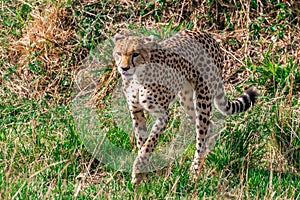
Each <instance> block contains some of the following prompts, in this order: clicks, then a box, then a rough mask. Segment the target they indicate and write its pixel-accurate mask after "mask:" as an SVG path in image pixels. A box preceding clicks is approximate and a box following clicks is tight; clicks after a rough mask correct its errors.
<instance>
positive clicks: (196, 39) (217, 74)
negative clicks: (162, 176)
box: [113, 31, 258, 183]
mask: <svg viewBox="0 0 300 200" xmlns="http://www.w3.org/2000/svg"><path fill="white" fill-rule="evenodd" d="M114 43H115V47H114V50H113V56H114V59H115V61H116V65H117V67H118V71H119V73H120V74H121V76H122V84H123V90H124V93H125V96H126V99H127V104H128V106H129V110H130V113H131V118H132V122H133V130H134V133H135V137H136V140H137V146H138V149H139V151H138V156H137V158H136V159H135V162H134V165H133V172H132V178H133V180H132V181H133V183H139V182H140V181H141V180H142V179H143V173H142V168H143V167H145V166H146V165H147V163H148V162H149V158H150V156H151V153H152V152H153V149H154V147H155V146H156V144H157V142H158V139H159V137H160V135H161V134H162V133H163V131H164V129H165V128H166V126H167V124H168V121H169V119H170V116H169V112H168V108H169V105H170V103H171V102H172V101H173V100H174V98H175V97H176V95H178V96H179V99H180V103H181V105H182V107H183V109H184V111H185V112H186V113H187V115H188V116H189V118H190V119H191V121H192V122H194V123H195V127H196V151H195V156H194V160H193V162H192V166H191V169H192V170H193V171H194V172H196V173H198V172H199V170H200V168H201V164H203V162H202V161H204V158H205V152H206V144H205V142H206V141H205V138H206V135H207V134H208V131H209V128H210V125H211V122H210V113H211V109H212V104H214V105H215V106H216V107H217V108H218V110H220V111H221V112H222V113H223V114H224V115H230V114H235V113H239V112H243V111H245V110H247V109H248V108H250V107H251V106H252V105H253V104H254V103H255V101H256V98H257V96H258V92H257V90H256V89H255V88H254V87H252V88H250V89H248V90H247V91H246V92H245V93H243V94H242V95H241V96H240V97H239V98H237V99H236V100H235V101H228V100H227V98H226V95H225V93H224V85H223V81H222V75H221V71H222V67H223V52H222V51H221V49H220V48H219V45H218V44H217V42H216V41H215V40H214V39H213V38H212V37H210V36H209V35H208V34H207V33H203V32H193V31H181V32H178V33H177V34H175V35H173V36H172V37H170V38H168V39H167V40H164V41H162V42H160V43H157V42H156V41H155V40H154V37H137V36H124V35H119V34H117V35H116V36H115V37H114ZM144 110H146V111H148V112H150V113H154V114H156V116H157V119H156V121H155V122H154V124H153V127H152V129H151V132H150V135H148V134H147V128H146V121H145V116H144Z"/></svg>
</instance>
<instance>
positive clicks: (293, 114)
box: [0, 0, 300, 199]
mask: <svg viewBox="0 0 300 200" xmlns="http://www.w3.org/2000/svg"><path fill="white" fill-rule="evenodd" d="M209 2H210V3H208V2H207V1H198V0H184V1H175V2H173V1H170V0H167V1H165V2H164V3H163V1H153V3H151V2H148V3H147V2H141V1H133V0H122V1H116V0H108V1H99V0H92V1H88V0H79V1H69V2H68V1H65V0H61V1H59V2H55V3H43V2H41V1H26V2H25V1H16V2H11V1H5V3H2V5H0V11H3V12H1V13H0V14H1V17H3V19H0V22H1V23H0V34H1V36H3V38H1V46H0V60H1V61H0V66H1V67H0V102H1V104H2V102H3V103H4V104H5V106H4V107H3V108H2V107H1V106H0V107H1V109H3V116H4V117H3V118H1V117H0V119H1V120H2V121H1V122H3V126H2V127H0V139H1V140H0V150H1V151H0V152H3V155H1V153H0V159H3V163H4V164H3V165H1V164H0V171H1V170H3V173H2V174H5V175H6V176H7V177H5V178H4V179H3V180H5V183H4V182H3V183H1V181H0V187H1V186H2V185H1V184H5V185H4V186H6V187H7V188H8V189H7V188H6V187H3V188H4V189H3V188H1V189H0V191H1V192H0V193H3V194H4V195H6V196H7V198H9V197H12V196H13V195H14V197H18V195H19V194H27V193H30V192H32V195H37V197H39V198H41V197H44V198H45V197H49V198H55V197H57V193H59V192H57V191H60V192H61V193H59V195H61V196H64V195H66V194H65V193H68V194H67V195H68V197H70V198H72V197H73V198H76V197H78V198H80V197H84V196H85V195H87V196H88V195H90V196H94V197H96V198H97V197H101V196H106V197H108V198H113V197H118V195H119V194H122V195H124V196H125V197H128V198H132V197H133V194H134V195H136V197H143V195H149V194H151V195H153V196H156V197H158V198H159V197H160V198H162V197H165V196H169V197H170V198H172V197H179V196H180V195H182V196H180V197H185V195H189V194H192V195H193V196H192V197H194V198H197V197H198V196H201V195H202V197H203V196H204V197H207V196H209V195H211V194H216V195H217V197H216V196H213V197H215V198H229V199H244V198H247V199H249V198H257V199H259V198H261V197H262V196H263V197H264V198H265V199H271V198H272V197H273V196H274V195H275V196H276V198H278V199H280V198H282V199H284V198H291V199H292V198H296V197H299V194H297V193H296V192H299V189H297V186H298V185H296V183H295V182H293V184H291V185H290V184H289V183H286V182H285V181H289V180H292V179H296V178H295V177H298V175H297V174H298V173H299V165H297V159H298V160H299V144H298V143H296V144H295V143H293V141H295V140H293V139H295V138H297V137H298V138H299V131H300V130H299V123H300V118H299V110H300V108H299V106H300V98H299V96H300V92H299V91H300V90H299V89H300V80H299V75H296V74H293V73H292V72H291V73H290V74H289V75H288V76H287V77H286V79H285V80H283V79H282V80H279V81H278V80H275V79H276V76H277V75H278V74H276V73H275V75H272V74H271V75H270V74H268V72H262V71H259V68H260V67H261V66H264V67H266V68H267V67H268V64H270V65H272V64H276V66H277V65H279V66H280V67H281V68H283V69H285V68H290V67H291V65H290V61H292V62H293V64H294V65H295V66H296V67H295V68H297V67H298V68H299V64H300V62H299V61H300V60H299V59H300V47H299V41H300V19H299V16H300V15H299V6H300V4H299V2H298V1H284V2H281V3H279V5H278V6H275V3H272V2H269V1H267V2H265V1H260V0H258V1H236V0H230V1H227V2H221V1H214V0H212V1H209ZM251 2H252V3H253V2H257V6H256V7H255V6H253V5H250V4H251ZM24 5H26V6H28V7H29V9H30V10H31V11H30V12H28V13H29V15H28V16H27V15H26V14H24V15H22V12H23V11H21V9H20V10H17V11H18V13H21V14H18V13H17V12H15V11H14V10H13V8H21V7H23V6H24ZM23 13H26V12H23ZM10 17H12V18H13V20H15V21H12V22H11V21H8V22H6V21H5V20H7V19H8V18H10ZM172 20H173V22H172V28H174V27H176V26H178V27H181V29H184V28H187V27H189V28H191V27H192V29H195V30H205V31H208V32H209V33H210V34H211V35H213V37H214V38H216V39H217V40H218V41H219V43H220V44H221V46H222V48H223V49H224V51H225V52H226V61H225V68H224V78H225V82H226V84H227V88H226V89H227V91H229V93H230V91H235V88H238V90H243V89H244V88H246V87H248V84H249V83H251V84H256V85H257V87H258V88H259V89H260V91H261V95H260V101H259V102H258V105H257V108H253V109H252V110H253V112H249V113H250V114H249V113H247V114H245V115H243V117H241V118H238V117H236V118H233V119H232V120H231V121H230V120H229V123H228V124H227V129H228V133H230V134H232V135H229V134H228V135H225V136H223V138H222V139H224V141H226V144H225V142H224V144H222V142H223V141H222V142H220V143H221V144H219V149H217V151H216V152H217V153H216V156H217V157H216V160H213V158H214V157H213V156H212V157H211V159H210V163H206V167H205V169H204V172H205V173H206V174H205V175H203V176H202V179H201V180H199V183H195V184H191V183H190V182H188V181H187V180H188V173H187V168H188V166H187V165H188V164H186V165H185V163H188V162H189V160H190V159H191V158H190V157H189V155H187V156H184V157H183V158H182V160H183V161H182V162H181V161H180V162H181V163H180V166H179V165H178V163H176V164H174V165H172V166H170V167H169V168H167V169H166V172H165V174H164V175H163V176H158V175H156V174H153V177H154V178H152V179H150V183H149V184H148V185H144V186H145V187H142V190H141V191H140V193H135V192H136V191H134V189H133V188H132V186H131V185H130V183H129V182H130V178H129V175H124V174H122V173H119V172H117V171H113V170H107V169H106V168H104V167H103V166H102V165H101V163H96V164H95V162H96V161H94V160H92V159H91V158H90V155H89V154H88V153H87V152H85V150H84V148H83V147H82V144H81V143H80V142H79V136H78V135H77V134H78V133H77V132H76V130H75V128H74V127H73V126H75V125H73V124H72V119H71V117H70V111H69V110H68V109H69V108H68V106H69V102H70V100H71V98H72V89H73V80H74V77H75V76H76V74H77V72H78V69H79V68H80V67H81V66H82V65H83V64H85V58H86V57H87V55H88V54H89V52H90V51H91V50H93V49H94V48H95V47H96V46H97V44H98V43H100V42H101V41H102V40H106V39H109V38H110V37H111V36H113V35H114V34H115V33H116V32H118V31H121V30H124V29H141V27H145V28H146V29H148V30H150V29H152V30H153V29H154V30H155V31H157V32H159V30H164V28H165V27H166V26H168V24H169V23H170V21H172ZM15 26H17V28H16V27H15ZM10 29H13V30H16V33H14V32H13V31H10ZM143 30H144V29H143ZM155 31H154V32H155ZM269 61H270V62H269ZM245 66H246V67H245ZM106 67H108V70H107V71H106V72H105V73H104V74H103V76H102V77H100V79H99V84H98V87H97V88H96V90H97V92H96V96H95V97H96V99H98V104H99V107H101V108H102V107H103V106H105V104H104V101H103V99H104V98H105V97H107V96H109V95H110V94H111V91H112V89H113V87H114V85H115V84H116V82H117V81H118V78H119V76H118V75H117V72H116V70H115V68H114V65H113V62H111V63H108V65H107V66H106ZM264 73H265V74H264ZM298 73H299V70H298ZM279 78H280V76H279ZM262 79H264V80H265V82H262V81H261V80H262ZM16 96H17V97H16ZM24 99H25V100H24ZM31 99H33V103H32V102H31V101H28V102H29V103H28V102H27V101H26V100H31ZM40 99H42V100H43V101H45V102H46V103H47V105H48V107H47V106H45V105H44V104H43V103H40V101H39V100H40ZM24 102H25V103H24ZM22 103H23V104H24V105H23V104H22ZM26 103H27V104H26ZM53 105H55V106H57V105H67V106H66V107H67V108H65V107H63V108H61V107H59V106H58V108H57V107H55V106H53ZM44 107H47V108H44ZM56 109H57V110H56ZM32 118H33V119H32ZM14 120H16V121H14ZM73 129H74V130H73ZM1 131H2V132H1ZM247 133H248V135H246V134H247ZM261 135H263V137H262V138H264V141H260V140H259V139H261V137H260V136H261ZM279 136H280V137H281V138H285V141H282V140H280V138H278V137H279ZM241 137H244V138H245V139H248V138H249V137H253V138H252V141H251V142H252V143H255V144H257V146H255V145H253V144H252V143H251V144H250V145H249V146H247V148H248V149H247V150H249V152H248V153H247V154H246V155H243V154H242V153H240V152H234V151H231V150H233V149H234V148H235V147H236V143H235V142H236V141H239V138H241ZM15 138H17V139H15ZM41 138H42V139H41ZM19 141H21V142H19ZM281 141H282V143H281ZM297 141H299V139H298V140H297ZM230 143H233V144H230ZM19 144H20V145H19ZM225 145H227V146H225ZM230 145H232V146H230ZM264 145H265V146H264ZM261 146H264V149H263V151H261V152H260V151H259V152H258V150H257V149H258V148H260V147H261ZM30 148H33V149H34V150H32V149H30ZM227 148H229V150H230V152H229V153H228V152H222V150H226V149H227ZM218 150H219V151H220V152H219V153H218ZM260 150H261V149H260ZM264 152H267V153H265V154H263V153H264ZM255 153H258V154H263V155H258V156H257V157H255V156H256V155H257V154H255ZM297 153H298V154H297ZM10 155H11V158H10ZM223 155H224V156H223ZM232 155H233V156H236V157H237V158H232V157H230V156H232ZM1 156H2V157H1ZM293 156H294V157H293ZM297 156H298V157H297ZM228 157H229V158H228ZM259 158H262V160H261V162H262V163H263V164H262V165H260V166H259V167H260V168H259V167H252V166H251V164H252V165H253V166H257V165H258V164H257V163H255V161H257V160H258V159H259ZM252 161H253V162H252ZM241 162H242V163H241ZM0 163H1V162H0ZM28 163H30V164H28ZM92 163H93V164H92ZM298 163H299V162H298ZM94 164H95V165H97V166H92V167H91V165H94ZM259 164H261V163H259ZM293 164H294V167H293ZM2 166H4V167H3V168H2V169H1V167H2ZM27 166H30V167H29V168H28V169H27ZM233 166H238V167H236V169H235V168H234V167H233ZM261 168H263V169H261ZM234 171H235V172H234ZM1 172H2V171H1ZM290 172H291V173H290ZM163 173H164V172H163ZM251 173H252V174H251ZM0 175H1V173H0ZM12 175H14V176H12ZM289 176H290V177H291V178H290V179H289ZM74 177H75V178H74ZM257 177H258V178H257ZM260 178H261V179H264V180H263V181H261V180H260ZM276 178H277V179H278V180H275V181H273V182H274V183H275V184H277V185H276V187H278V188H276V187H275V186H274V184H273V182H272V179H276ZM215 179H217V180H215ZM255 179H258V181H257V180H255ZM265 179H267V180H265ZM41 180H42V181H41ZM276 181H277V182H276ZM11 182H12V183H14V184H15V185H17V186H15V185H14V184H11ZM61 182H62V183H61ZM265 182H267V183H266V185H267V187H268V188H269V189H268V191H267V192H266V193H264V188H263V187H264V186H265V185H263V186H262V185H260V183H263V184H264V183H265ZM18 184H19V185H18ZM61 185H62V186H61ZM94 185H96V187H95V186H94ZM97 185H98V186H99V187H98V186H97ZM232 185H234V186H232ZM295 185H296V187H295ZM73 186H74V187H73ZM39 187H40V188H42V189H40V188H39ZM70 188H71V189H70ZM91 188H92V189H91ZM95 188H96V189H95ZM197 189H198V190H197ZM260 189H261V190H260ZM31 190H32V191H31ZM166 190H167V191H166ZM180 190H181V191H180ZM201 190H203V191H205V192H206V191H207V192H208V195H207V194H206V193H205V192H204V194H203V193H202V191H201ZM255 190H260V192H262V194H260V193H255ZM64 192H65V193H64ZM193 192H194V193H193ZM209 192H210V193H209ZM112 193H113V194H112ZM278 193H279V194H278ZM1 195H2V194H0V198H2V196H1ZM80 195H82V196H80ZM114 195H115V196H114ZM164 195H165V196H164ZM187 197H191V196H187ZM3 198H4V197H3ZM209 198H212V197H211V196H209Z"/></svg>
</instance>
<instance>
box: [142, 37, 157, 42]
mask: <svg viewBox="0 0 300 200" xmlns="http://www.w3.org/2000/svg"><path fill="white" fill-rule="evenodd" d="M143 40H144V42H145V44H147V43H154V42H156V40H155V36H154V35H150V36H148V37H144V38H143Z"/></svg>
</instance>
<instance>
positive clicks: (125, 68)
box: [121, 66, 130, 72]
mask: <svg viewBox="0 0 300 200" xmlns="http://www.w3.org/2000/svg"><path fill="white" fill-rule="evenodd" d="M121 69H122V70H123V71H125V72H126V71H128V70H129V69H130V67H128V66H126V67H121Z"/></svg>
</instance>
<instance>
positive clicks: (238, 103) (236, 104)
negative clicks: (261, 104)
mask: <svg viewBox="0 0 300 200" xmlns="http://www.w3.org/2000/svg"><path fill="white" fill-rule="evenodd" d="M258 95H259V92H258V90H257V89H256V88H255V87H251V88H249V89H248V90H246V91H245V92H244V93H243V94H242V95H240V96H239V98H237V99H236V100H234V101H228V100H227V99H226V96H225V94H224V96H223V98H224V99H223V101H221V102H223V103H222V105H226V106H222V105H221V104H220V102H218V101H215V104H217V105H216V106H217V107H218V109H219V110H220V111H221V112H223V113H224V114H226V115H231V114H236V113H240V112H244V111H246V110H248V109H249V108H250V107H251V106H253V105H254V104H255V102H256V100H257V97H258Z"/></svg>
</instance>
